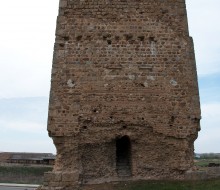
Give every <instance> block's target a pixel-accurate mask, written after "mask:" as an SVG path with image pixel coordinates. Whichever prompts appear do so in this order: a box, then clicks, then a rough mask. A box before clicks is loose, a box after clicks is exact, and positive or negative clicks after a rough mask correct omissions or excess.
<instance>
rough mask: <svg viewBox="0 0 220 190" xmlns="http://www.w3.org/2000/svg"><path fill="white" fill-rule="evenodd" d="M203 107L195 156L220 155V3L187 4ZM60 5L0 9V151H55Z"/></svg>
mask: <svg viewBox="0 0 220 190" xmlns="http://www.w3.org/2000/svg"><path fill="white" fill-rule="evenodd" d="M186 4H187V10H188V21H189V31H190V35H191V36H192V37H193V39H194V44H195V53H196V61H197V69H198V77H199V86H200V98H201V108H202V120H201V128H202V130H201V132H199V137H198V139H197V140H196V142H195V151H196V152H199V153H202V152H220V146H219V145H220V138H219V134H220V126H219V123H220V85H219V83H220V63H219V62H220V54H219V53H220V37H219V34H220V25H218V22H219V21H218V19H219V18H220V11H219V10H220V1H219V0H209V1H207V0H186ZM57 13H58V0H46V1H45V0H37V1H36V0H19V1H18V0H10V1H2V2H1V6H0V27H1V30H0V42H1V43H0V65H1V75H0V87H1V91H0V127H1V133H0V151H17V152H27V151H28V152H52V153H55V152H56V150H55V147H54V145H53V143H52V140H51V139H50V138H49V137H48V135H47V130H46V127H47V110H48V96H49V88H50V72H51V66H52V54H53V43H54V39H55V36H54V34H55V25H56V16H57Z"/></svg>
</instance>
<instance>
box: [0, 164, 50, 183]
mask: <svg viewBox="0 0 220 190" xmlns="http://www.w3.org/2000/svg"><path fill="white" fill-rule="evenodd" d="M51 170H52V167H36V166H0V183H32V184H33V183H36V184H41V183H42V182H43V176H44V172H48V171H51Z"/></svg>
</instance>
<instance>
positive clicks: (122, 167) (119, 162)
mask: <svg viewBox="0 0 220 190" xmlns="http://www.w3.org/2000/svg"><path fill="white" fill-rule="evenodd" d="M116 169H117V173H118V176H120V177H127V176H131V141H130V139H129V137H128V136H123V137H121V138H119V139H116Z"/></svg>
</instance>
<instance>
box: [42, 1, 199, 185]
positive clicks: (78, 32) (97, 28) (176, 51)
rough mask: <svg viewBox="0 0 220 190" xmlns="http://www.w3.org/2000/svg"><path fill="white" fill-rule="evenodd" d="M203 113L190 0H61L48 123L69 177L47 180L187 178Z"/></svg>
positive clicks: (61, 168)
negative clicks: (188, 6) (189, 23)
mask: <svg viewBox="0 0 220 190" xmlns="http://www.w3.org/2000/svg"><path fill="white" fill-rule="evenodd" d="M199 121H200V105H199V94H198V85H197V74H196V65H195V57H194V49H193V42H192V39H191V37H189V34H188V26H187V15H186V8H185V1H184V0H165V1H161V0H60V8H59V16H58V19H57V30H56V42H55V46H54V59H53V69H52V81H51V94H50V105H49V117H48V131H49V134H50V136H51V137H52V138H53V140H54V143H55V145H56V148H57V160H56V165H55V168H54V175H56V172H61V173H62V179H61V181H58V180H57V178H59V177H54V179H51V180H50V182H47V183H46V184H49V185H48V188H49V187H52V186H55V185H54V184H58V183H59V185H60V187H65V186H66V188H67V187H68V186H71V182H72V185H76V184H85V183H102V182H105V181H120V180H136V179H167V178H169V179H182V178H183V177H184V173H185V172H186V171H187V170H189V169H191V168H192V166H193V151H194V146H193V143H194V140H195V139H196V138H197V133H198V130H199V128H200V127H199ZM125 136H126V138H127V141H126V143H127V145H126V146H127V150H126V151H127V152H129V153H127V156H129V158H127V161H128V164H127V165H126V166H125V167H124V168H123V169H122V170H123V171H120V172H122V173H123V172H125V175H124V174H120V175H119V173H120V172H119V170H120V167H122V166H121V165H120V164H121V163H120V161H118V160H120V159H121V158H123V155H121V154H120V151H119V150H118V149H120V148H119V147H120V146H123V145H117V142H118V143H119V141H118V139H120V138H121V137H125ZM128 139H129V140H128ZM128 141H129V142H128ZM126 143H125V144H126ZM122 144H123V143H122ZM125 149H126V148H125ZM120 150H121V149H120ZM118 152H119V153H118ZM117 157H119V158H117ZM123 164H125V162H124V163H123ZM119 165H120V166H119ZM117 167H118V168H117ZM127 168H128V169H127ZM68 172H69V173H71V172H72V174H73V175H74V176H71V177H70V176H69V179H71V180H68V179H67V178H68V174H67V173H68ZM126 172H127V173H126ZM57 175H58V174H57ZM59 175H60V174H59ZM123 175H124V176H123ZM126 175H127V176H126ZM55 179H56V180H55ZM64 179H65V180H64ZM44 188H46V187H44Z"/></svg>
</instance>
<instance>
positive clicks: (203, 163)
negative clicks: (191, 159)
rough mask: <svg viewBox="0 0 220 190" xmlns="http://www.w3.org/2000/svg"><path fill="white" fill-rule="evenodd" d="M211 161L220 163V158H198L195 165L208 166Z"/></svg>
mask: <svg viewBox="0 0 220 190" xmlns="http://www.w3.org/2000/svg"><path fill="white" fill-rule="evenodd" d="M209 163H216V164H220V159H197V160H196V161H195V165H196V166H200V167H207V166H208V165H209Z"/></svg>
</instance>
